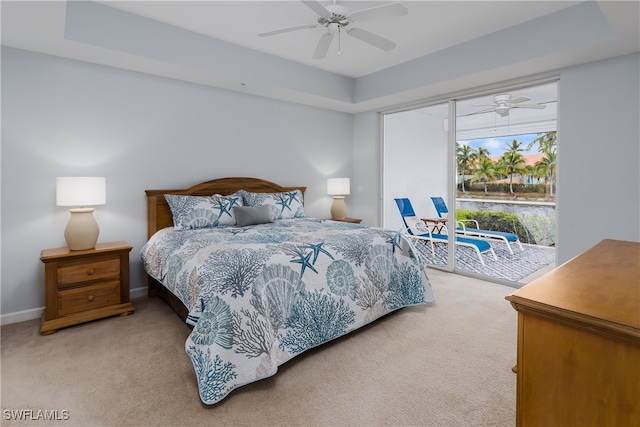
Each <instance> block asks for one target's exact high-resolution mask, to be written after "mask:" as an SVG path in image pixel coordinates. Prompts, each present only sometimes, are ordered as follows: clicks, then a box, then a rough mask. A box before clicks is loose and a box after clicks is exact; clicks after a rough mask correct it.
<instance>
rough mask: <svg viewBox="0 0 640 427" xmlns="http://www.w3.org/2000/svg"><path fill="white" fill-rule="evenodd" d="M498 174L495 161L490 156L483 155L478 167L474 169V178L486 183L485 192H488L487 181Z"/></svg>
mask: <svg viewBox="0 0 640 427" xmlns="http://www.w3.org/2000/svg"><path fill="white" fill-rule="evenodd" d="M495 176H496V170H495V167H494V163H493V162H492V161H491V159H490V158H489V157H482V158H481V159H480V162H479V163H478V167H477V168H476V169H475V170H474V171H473V179H474V180H476V181H482V182H483V184H484V194H487V182H488V181H492V180H493V179H494V178H495Z"/></svg>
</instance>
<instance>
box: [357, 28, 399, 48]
mask: <svg viewBox="0 0 640 427" xmlns="http://www.w3.org/2000/svg"><path fill="white" fill-rule="evenodd" d="M347 34H349V35H350V36H353V37H355V38H357V39H359V40H362V41H363V42H365V43H369V44H370V45H372V46H375V47H377V48H378V49H382V50H384V51H389V50H391V49H393V48H394V47H396V43H395V42H392V41H391V40H389V39H385V38H384V37H380V36H379V35H377V34H373V33H371V32H369V31H367V30H363V29H362V28H351V29H350V30H347Z"/></svg>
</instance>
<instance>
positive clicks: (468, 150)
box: [456, 142, 478, 193]
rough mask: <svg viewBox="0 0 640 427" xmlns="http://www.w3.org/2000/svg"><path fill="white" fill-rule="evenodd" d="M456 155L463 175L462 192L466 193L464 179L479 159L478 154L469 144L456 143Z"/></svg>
mask: <svg viewBox="0 0 640 427" xmlns="http://www.w3.org/2000/svg"><path fill="white" fill-rule="evenodd" d="M456 155H457V160H458V170H459V171H460V175H462V192H463V193H466V192H467V190H465V188H464V177H465V175H466V173H467V170H468V169H470V167H471V166H472V165H473V163H474V161H475V160H476V159H477V158H478V154H477V153H476V152H475V150H474V149H473V148H472V147H470V146H469V145H467V144H460V143H458V142H456Z"/></svg>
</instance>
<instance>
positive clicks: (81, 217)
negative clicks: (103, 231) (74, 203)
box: [64, 208, 100, 251]
mask: <svg viewBox="0 0 640 427" xmlns="http://www.w3.org/2000/svg"><path fill="white" fill-rule="evenodd" d="M69 212H70V213H71V217H70V218H69V223H68V224H67V228H65V229H64V239H65V240H66V241H67V246H68V247H69V249H70V250H72V251H82V250H85V249H93V248H95V247H96V242H97V241H98V234H99V233H100V228H99V227H98V223H97V222H96V220H95V218H94V217H93V208H79V209H69Z"/></svg>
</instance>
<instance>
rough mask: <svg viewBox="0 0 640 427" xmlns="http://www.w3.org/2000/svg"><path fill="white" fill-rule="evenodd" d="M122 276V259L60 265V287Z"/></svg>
mask: <svg viewBox="0 0 640 427" xmlns="http://www.w3.org/2000/svg"><path fill="white" fill-rule="evenodd" d="M119 277H120V259H119V258H112V259H106V260H101V261H94V262H86V261H80V262H72V263H64V264H62V263H61V264H59V265H58V287H59V288H66V287H69V286H72V285H74V284H76V283H82V282H88V281H90V280H101V279H117V278H119Z"/></svg>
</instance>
